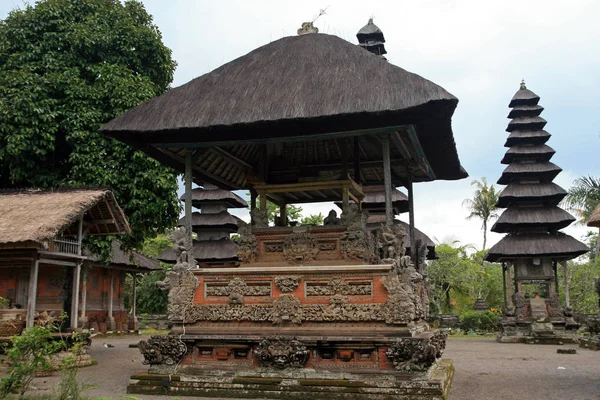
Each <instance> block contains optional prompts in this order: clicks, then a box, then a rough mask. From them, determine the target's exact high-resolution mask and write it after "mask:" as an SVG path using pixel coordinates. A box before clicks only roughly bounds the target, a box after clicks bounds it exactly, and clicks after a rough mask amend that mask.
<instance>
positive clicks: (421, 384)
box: [127, 360, 454, 400]
mask: <svg viewBox="0 0 600 400" xmlns="http://www.w3.org/2000/svg"><path fill="white" fill-rule="evenodd" d="M453 376H454V366H453V365H452V361H451V360H439V361H438V362H437V363H435V364H434V365H433V366H432V367H431V368H429V369H428V370H427V371H425V372H421V373H413V374H408V373H400V372H395V371H394V372H391V371H390V372H388V373H376V374H373V373H363V374H361V373H347V372H328V371H325V372H324V371H319V370H315V369H308V368H303V369H299V370H298V369H286V370H268V371H257V370H253V371H250V370H244V371H232V370H226V369H222V370H214V369H213V370H210V369H206V370H196V371H195V372H194V374H193V375H192V374H175V375H170V376H169V375H166V374H165V375H157V374H147V373H142V374H137V375H134V376H132V377H131V379H130V381H129V382H130V383H129V386H128V387H127V393H130V394H159V395H164V394H165V391H166V392H167V394H168V395H170V396H198V397H225V398H270V399H294V400H304V399H315V398H327V399H331V400H338V399H339V400H342V399H343V400H348V399H350V400H359V399H361V400H362V399H373V400H374V399H391V398H393V399H397V400H409V399H411V400H421V399H422V400H426V399H427V400H433V399H435V400H442V399H447V398H448V393H449V391H450V385H451V383H452V378H453Z"/></svg>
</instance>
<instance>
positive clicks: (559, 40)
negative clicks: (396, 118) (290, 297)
mask: <svg viewBox="0 0 600 400" xmlns="http://www.w3.org/2000/svg"><path fill="white" fill-rule="evenodd" d="M142 2H143V3H144V5H145V7H146V9H147V11H148V12H149V13H150V14H151V15H153V17H154V22H155V24H156V25H157V26H158V28H159V30H160V31H161V32H162V35H163V40H164V43H165V44H166V46H168V47H169V48H171V49H172V51H173V57H174V59H175V60H176V61H177V63H178V67H177V70H176V72H175V80H174V82H173V86H174V87H175V86H180V85H182V84H184V83H186V82H188V81H190V80H191V79H193V78H195V77H197V76H200V75H203V74H205V73H207V72H210V71H211V70H213V69H215V68H217V67H219V66H221V65H222V64H225V63H227V62H229V61H232V60H234V59H235V58H238V57H240V56H243V55H244V54H247V53H248V52H250V51H252V50H253V49H255V48H256V47H259V46H262V45H265V44H267V43H269V42H271V41H274V40H277V39H279V38H281V37H284V36H290V35H295V34H296V30H297V29H298V28H299V27H300V25H301V24H302V22H304V21H311V20H313V19H314V18H315V17H316V16H317V15H318V14H319V11H320V10H321V9H325V8H326V14H325V15H322V16H320V17H319V18H318V19H317V20H316V21H315V26H317V27H318V28H319V30H320V32H321V33H327V34H332V35H337V36H339V37H341V38H343V39H346V40H348V41H350V42H352V43H357V40H356V32H358V30H359V29H360V28H361V27H362V26H364V25H365V24H366V23H367V21H368V19H369V18H370V17H373V18H374V22H375V24H376V25H377V26H378V27H379V28H380V29H381V30H382V31H383V33H384V35H385V39H386V44H385V46H386V50H387V52H388V54H387V55H386V57H387V59H388V61H389V62H391V63H393V64H395V65H397V66H400V67H402V68H404V69H406V70H408V71H410V72H414V73H417V74H419V75H421V76H423V77H424V78H427V79H429V80H431V81H433V82H435V83H437V84H438V85H440V86H442V87H444V88H445V89H446V90H448V91H449V92H450V93H452V94H453V95H455V96H456V97H458V99H459V104H458V107H457V109H456V111H455V113H454V117H453V119H452V126H453V130H454V138H455V141H456V145H457V149H458V154H459V157H460V160H461V163H462V165H463V166H464V168H465V169H466V170H467V172H468V173H469V175H470V176H469V178H466V179H463V180H460V181H436V182H427V183H419V184H416V185H415V187H414V195H415V199H414V202H415V223H416V226H417V228H419V229H420V230H422V231H423V232H425V233H426V234H428V235H429V236H430V237H431V238H432V239H434V240H437V241H439V242H447V241H451V240H459V241H460V242H461V243H462V244H473V245H475V246H476V247H477V248H481V246H482V240H483V239H482V231H481V222H480V220H466V217H467V216H468V214H469V213H468V211H467V209H466V208H464V207H463V206H462V202H463V200H464V199H466V198H468V197H470V196H472V193H473V190H474V188H473V187H472V186H471V182H472V181H473V180H474V179H481V178H482V177H486V178H487V180H488V181H489V182H496V181H497V179H498V178H499V177H500V175H501V173H502V170H503V169H504V167H505V166H504V165H502V164H500V160H501V159H502V157H503V155H504V153H505V152H506V150H507V149H506V148H505V147H503V145H504V141H505V139H506V137H507V135H508V133H507V132H506V131H505V129H506V126H507V124H508V122H509V120H508V119H507V118H506V116H507V115H508V112H509V108H508V103H509V101H510V99H511V98H512V96H513V95H514V93H515V92H516V91H517V90H518V88H519V83H520V82H521V79H525V81H526V83H527V87H528V89H530V90H532V91H533V92H535V93H536V94H537V95H539V96H540V97H541V100H540V105H542V106H543V107H544V108H545V110H544V112H543V113H542V115H541V116H542V117H543V118H544V119H546V120H547V121H548V124H547V125H546V127H545V130H547V131H548V132H550V133H551V134H552V137H551V139H550V140H549V142H548V143H547V144H548V145H549V146H551V147H552V148H554V149H555V150H556V155H555V156H554V157H553V159H552V162H554V163H555V164H557V165H558V166H559V167H561V168H562V169H563V172H562V173H561V174H560V175H558V177H557V178H556V179H555V180H554V182H556V183H557V184H559V185H561V186H562V187H563V188H565V189H568V188H569V186H570V185H571V184H572V182H573V181H574V180H575V179H576V178H578V177H581V176H584V175H594V176H599V175H600V172H599V169H600V168H599V165H600V162H599V160H598V159H599V157H600V156H599V154H600V152H599V151H598V149H599V147H600V109H599V108H600V87H599V85H600V83H599V79H598V76H599V72H600V24H599V23H598V16H600V1H588V0H569V1H552V0H545V1H537V0H527V1H523V0H520V1H513V0H504V1H481V0H472V1H471V0H464V1H463V0H445V1H444V0H410V1H402V0H394V1H382V0H378V1H370V2H368V1H367V2H366V1H354V0H321V1H314V0H302V1H288V0H279V1H273V0H271V1H269V0H252V1H248V0H242V1H234V0H220V1H208V0H170V1H165V0H142ZM23 4H24V2H23V1H22V0H0V19H4V18H5V17H6V15H7V14H8V12H9V11H10V10H11V9H13V8H15V7H18V6H22V5H23ZM497 187H498V188H499V189H501V188H502V186H497ZM242 194H243V192H242ZM332 208H335V206H333V205H332V204H324V205H323V204H319V205H303V209H304V213H305V214H307V215H308V214H312V213H318V212H322V213H323V214H324V215H326V214H327V212H328V211H329V210H330V209H332ZM407 218H408V217H407V215H403V216H402V217H401V219H403V220H407ZM587 230H588V229H587V228H585V227H583V226H574V225H572V226H571V227H568V228H566V229H565V230H564V231H565V232H567V233H569V234H571V235H573V236H575V237H576V238H580V237H581V236H582V235H583V234H584V233H585V232H586V231H587ZM501 237H502V235H499V234H495V233H490V234H489V235H488V247H489V246H491V245H493V244H494V243H495V242H497V241H498V240H500V238H501Z"/></svg>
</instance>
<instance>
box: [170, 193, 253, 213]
mask: <svg viewBox="0 0 600 400" xmlns="http://www.w3.org/2000/svg"><path fill="white" fill-rule="evenodd" d="M180 200H182V201H184V200H185V199H184V196H181V199H180ZM218 202H223V203H225V204H226V205H227V208H246V207H248V202H246V200H244V199H242V198H241V197H240V196H238V195H237V194H235V193H233V192H231V191H229V190H224V189H209V190H207V189H203V188H195V189H192V205H193V206H194V207H196V208H199V209H202V204H205V203H218Z"/></svg>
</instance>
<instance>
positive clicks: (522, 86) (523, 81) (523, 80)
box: [521, 79, 527, 90]
mask: <svg viewBox="0 0 600 400" xmlns="http://www.w3.org/2000/svg"><path fill="white" fill-rule="evenodd" d="M525 89H527V86H525V79H521V90H525Z"/></svg>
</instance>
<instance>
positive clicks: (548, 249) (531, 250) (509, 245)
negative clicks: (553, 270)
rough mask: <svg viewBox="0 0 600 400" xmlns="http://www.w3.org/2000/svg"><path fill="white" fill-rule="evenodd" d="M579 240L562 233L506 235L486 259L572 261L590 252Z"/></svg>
mask: <svg viewBox="0 0 600 400" xmlns="http://www.w3.org/2000/svg"><path fill="white" fill-rule="evenodd" d="M588 251H589V249H588V247H587V246H586V245H585V244H583V243H581V242H580V241H579V240H577V239H575V238H573V237H571V236H569V235H566V234H564V233H562V232H557V233H547V234H544V233H539V234H534V233H531V234H522V235H515V234H512V235H506V236H505V237H503V238H502V239H501V240H500V241H499V242H498V243H496V244H495V245H494V246H492V248H491V249H490V250H489V252H488V253H487V255H486V256H485V259H486V260H487V261H490V262H497V261H504V260H513V259H515V258H530V257H551V258H552V259H553V260H555V261H562V260H570V259H572V258H575V257H578V256H580V255H582V254H584V253H586V252H588Z"/></svg>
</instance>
